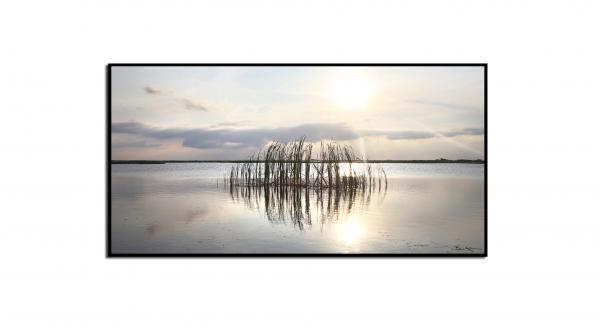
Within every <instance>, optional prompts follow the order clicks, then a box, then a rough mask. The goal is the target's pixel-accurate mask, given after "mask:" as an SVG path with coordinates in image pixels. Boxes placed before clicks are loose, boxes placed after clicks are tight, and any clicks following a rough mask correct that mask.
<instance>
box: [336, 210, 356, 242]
mask: <svg viewBox="0 0 600 328" xmlns="http://www.w3.org/2000/svg"><path fill="white" fill-rule="evenodd" d="M360 235H361V228H360V225H359V223H358V219H356V218H354V217H349V218H348V220H347V221H345V222H343V223H342V224H341V225H340V228H339V236H340V240H341V241H342V242H343V243H344V244H346V245H352V244H354V243H356V241H358V239H359V238H360Z"/></svg>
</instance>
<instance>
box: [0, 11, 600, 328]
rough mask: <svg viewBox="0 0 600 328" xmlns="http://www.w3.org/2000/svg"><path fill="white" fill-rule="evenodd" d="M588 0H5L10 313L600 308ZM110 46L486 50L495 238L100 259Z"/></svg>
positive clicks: (345, 322)
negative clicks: (258, 255)
mask: <svg viewBox="0 0 600 328" xmlns="http://www.w3.org/2000/svg"><path fill="white" fill-rule="evenodd" d="M594 2H595V1H560V2H556V1H539V2H532V1H494V2H491V1H414V2H410V3H408V2H402V1H373V0H371V1H365V2H358V1H330V2H327V4H325V1H297V2H291V1H288V2H282V1H254V2H250V1H215V2H212V3H203V2H201V1H172V0H171V1H114V2H111V3H109V2H107V1H100V0H99V1H72V2H66V1H38V2H35V1H3V2H2V3H1V4H0V36H1V37H0V59H1V60H0V63H1V65H2V67H1V70H0V95H1V96H0V110H1V116H0V118H1V121H0V122H1V124H0V157H1V161H0V166H1V169H0V204H1V206H0V211H1V212H0V216H1V221H0V247H1V250H2V253H1V254H2V257H1V259H0V266H1V268H0V278H1V280H0V284H1V285H0V303H1V304H0V326H2V327H182V326H194V327H214V326H257V327H309V326H328V327H365V326H367V327H401V326H402V325H403V324H405V326H406V324H408V325H409V326H410V327H507V326H511V327H512V326H523V327H530V326H538V327H552V326H555V327H565V326H567V325H568V326H573V327H599V326H600V319H599V314H598V309H599V307H598V295H599V294H600V272H599V271H600V269H599V264H598V263H599V261H598V258H599V255H598V251H599V250H600V249H599V247H598V241H597V239H598V234H599V233H600V229H599V228H600V215H599V214H598V210H597V203H598V196H599V189H598V188H599V182H600V179H599V173H598V172H599V169H598V159H599V156H598V148H599V145H598V141H599V138H598V136H597V131H598V129H599V123H598V118H599V116H598V110H600V106H599V101H598V96H599V93H600V83H599V75H600V67H599V59H600V51H599V49H600V48H599V44H600V43H599V41H598V38H599V36H598V35H599V34H598V31H599V30H600V23H599V21H600V18H599V17H600V10H599V8H598V4H597V1H596V3H594ZM109 62H197V63H202V62H398V63H410V62H487V63H489V81H488V82H489V126H488V129H489V135H488V137H489V157H488V159H489V257H488V258H486V259H407V258H398V259H213V260H211V259H106V258H105V214H106V208H105V182H106V181H105V148H104V147H105V132H106V131H105V64H106V63H109Z"/></svg>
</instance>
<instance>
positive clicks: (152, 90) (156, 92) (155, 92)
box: [144, 85, 163, 95]
mask: <svg viewBox="0 0 600 328" xmlns="http://www.w3.org/2000/svg"><path fill="white" fill-rule="evenodd" d="M144 91H146V93H149V94H152V95H159V94H161V93H163V92H162V91H161V90H160V89H158V88H155V87H152V86H149V85H147V86H145V87H144Z"/></svg>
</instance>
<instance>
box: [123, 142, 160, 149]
mask: <svg viewBox="0 0 600 328" xmlns="http://www.w3.org/2000/svg"><path fill="white" fill-rule="evenodd" d="M111 146H112V148H157V147H160V144H156V143H148V142H147V141H146V140H140V141H124V142H113V143H112V144H111Z"/></svg>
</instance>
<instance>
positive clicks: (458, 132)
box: [360, 128, 484, 140]
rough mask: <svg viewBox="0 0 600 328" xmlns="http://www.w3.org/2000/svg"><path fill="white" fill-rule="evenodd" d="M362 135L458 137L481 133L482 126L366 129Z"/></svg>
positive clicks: (392, 138)
mask: <svg viewBox="0 0 600 328" xmlns="http://www.w3.org/2000/svg"><path fill="white" fill-rule="evenodd" d="M360 134H361V135H362V136H383V137H386V138H388V139H390V140H418V139H430V138H436V137H448V138H451V137H458V136H465V135H483V134H484V130H483V129H482V128H466V129H460V130H451V131H442V132H429V131H410V130H407V131H379V130H367V131H362V132H361V133H360Z"/></svg>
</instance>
